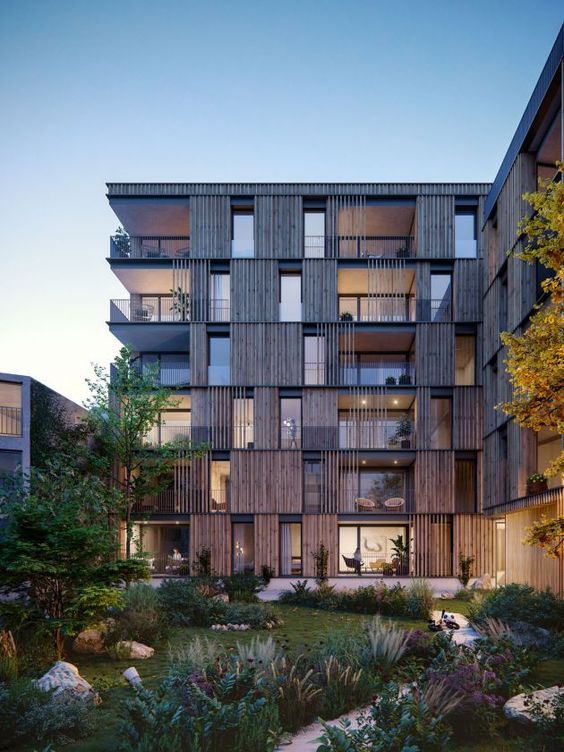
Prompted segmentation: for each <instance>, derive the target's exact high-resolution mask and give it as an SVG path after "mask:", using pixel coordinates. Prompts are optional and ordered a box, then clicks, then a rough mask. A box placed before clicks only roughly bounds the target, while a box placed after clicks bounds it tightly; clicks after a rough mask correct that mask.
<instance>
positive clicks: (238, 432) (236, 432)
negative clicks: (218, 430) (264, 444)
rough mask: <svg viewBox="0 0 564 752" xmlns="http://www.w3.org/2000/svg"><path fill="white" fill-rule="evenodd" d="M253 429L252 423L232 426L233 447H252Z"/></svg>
mask: <svg viewBox="0 0 564 752" xmlns="http://www.w3.org/2000/svg"><path fill="white" fill-rule="evenodd" d="M254 442H255V429H254V426H253V424H252V423H250V424H247V423H245V424H243V425H234V426H233V448H234V449H254V446H255V443H254Z"/></svg>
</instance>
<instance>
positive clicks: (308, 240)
mask: <svg viewBox="0 0 564 752" xmlns="http://www.w3.org/2000/svg"><path fill="white" fill-rule="evenodd" d="M304 256H305V257H306V258H324V257H325V235H304Z"/></svg>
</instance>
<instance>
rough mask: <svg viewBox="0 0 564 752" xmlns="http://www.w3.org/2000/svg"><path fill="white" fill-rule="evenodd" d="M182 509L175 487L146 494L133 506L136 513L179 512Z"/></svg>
mask: <svg viewBox="0 0 564 752" xmlns="http://www.w3.org/2000/svg"><path fill="white" fill-rule="evenodd" d="M181 511H182V510H181V505H180V501H179V498H178V494H177V492H176V490H175V489H174V488H167V489H165V490H163V491H159V492H158V493H156V494H151V495H149V496H145V498H144V499H142V500H141V501H140V502H137V503H136V504H135V505H134V507H133V512H134V514H177V513H179V512H181Z"/></svg>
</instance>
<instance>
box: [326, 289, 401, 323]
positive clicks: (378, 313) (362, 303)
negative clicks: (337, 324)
mask: <svg viewBox="0 0 564 752" xmlns="http://www.w3.org/2000/svg"><path fill="white" fill-rule="evenodd" d="M415 309H416V306H415V296H414V295H385V296H378V297H368V296H360V295H355V296H340V297H339V320H340V321H359V322H366V321H380V322H406V321H415V312H416V310H415Z"/></svg>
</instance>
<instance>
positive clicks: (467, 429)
mask: <svg viewBox="0 0 564 752" xmlns="http://www.w3.org/2000/svg"><path fill="white" fill-rule="evenodd" d="M483 433H484V431H483V420H482V389H481V387H475V386H459V387H456V389H454V390H453V421H452V446H453V448H454V449H481V448H482V437H483Z"/></svg>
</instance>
